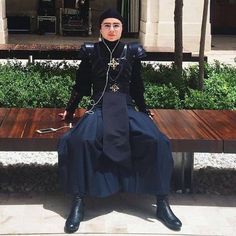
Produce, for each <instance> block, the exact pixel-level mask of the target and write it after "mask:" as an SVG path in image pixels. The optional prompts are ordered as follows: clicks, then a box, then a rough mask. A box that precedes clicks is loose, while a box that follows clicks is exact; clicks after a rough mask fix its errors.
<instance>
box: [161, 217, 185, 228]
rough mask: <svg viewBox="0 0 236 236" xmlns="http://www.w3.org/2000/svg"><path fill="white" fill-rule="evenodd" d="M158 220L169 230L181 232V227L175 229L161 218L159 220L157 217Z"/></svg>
mask: <svg viewBox="0 0 236 236" xmlns="http://www.w3.org/2000/svg"><path fill="white" fill-rule="evenodd" d="M157 220H158V221H160V222H161V223H162V224H163V225H165V226H166V227H167V228H168V229H171V230H174V231H180V230H181V226H180V227H177V226H176V227H175V226H173V225H171V224H168V223H167V222H166V221H164V220H162V219H161V218H158V216H157Z"/></svg>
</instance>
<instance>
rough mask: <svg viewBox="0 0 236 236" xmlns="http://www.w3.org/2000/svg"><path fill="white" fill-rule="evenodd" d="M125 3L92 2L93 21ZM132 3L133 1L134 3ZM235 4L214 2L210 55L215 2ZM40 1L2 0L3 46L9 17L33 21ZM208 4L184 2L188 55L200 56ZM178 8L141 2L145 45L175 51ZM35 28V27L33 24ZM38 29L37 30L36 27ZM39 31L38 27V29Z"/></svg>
mask: <svg viewBox="0 0 236 236" xmlns="http://www.w3.org/2000/svg"><path fill="white" fill-rule="evenodd" d="M55 1H56V6H55V7H56V10H57V12H58V11H59V8H60V7H61V6H62V4H63V3H62V2H63V1H62V0H55ZM121 1H122V0H120V1H119V0H111V1H108V0H100V1H96V0H90V7H91V8H92V14H93V21H94V22H97V17H98V15H99V14H100V13H101V11H102V9H104V6H106V8H107V7H116V6H117V4H118V2H121ZM130 1H132V0H130ZM226 1H227V2H228V3H229V2H231V3H233V4H234V6H235V4H236V1H235V0H212V1H210V3H211V4H210V5H209V14H208V21H207V32H206V51H209V50H210V49H211V23H210V8H211V6H212V5H213V3H212V2H214V3H216V2H218V3H219V2H221V3H223V2H226ZM37 3H38V0H24V1H23V0H21V1H19V0H0V43H7V39H8V29H7V17H6V15H14V14H18V15H30V17H31V21H35V18H36V16H37ZM203 3H204V0H198V1H196V0H184V7H183V48H184V50H185V51H191V52H198V50H199V42H200V33H201V21H202V12H203ZM174 7H175V0H140V16H139V32H138V36H139V39H140V41H141V43H142V44H143V45H144V46H146V47H151V48H154V49H155V48H170V49H173V48H174ZM32 25H34V24H32ZM32 27H34V26H32ZM35 27H36V26H35Z"/></svg>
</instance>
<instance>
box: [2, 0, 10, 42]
mask: <svg viewBox="0 0 236 236" xmlns="http://www.w3.org/2000/svg"><path fill="white" fill-rule="evenodd" d="M7 39H8V30H7V18H6V3H5V0H0V43H7Z"/></svg>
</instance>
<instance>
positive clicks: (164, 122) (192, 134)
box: [152, 109, 223, 152]
mask: <svg viewBox="0 0 236 236" xmlns="http://www.w3.org/2000/svg"><path fill="white" fill-rule="evenodd" d="M152 112H153V113H154V122H155V123H156V125H157V126H158V127H159V129H160V130H161V131H162V132H163V133H164V134H165V135H166V136H167V137H168V138H169V139H170V141H171V145H172V150H173V151H183V152H222V151H223V142H222V140H221V138H220V137H219V136H218V135H217V134H216V133H215V132H213V131H212V130H210V128H209V127H208V126H207V125H204V124H203V123H202V121H201V120H200V119H199V117H197V116H196V115H195V114H194V113H193V112H192V111H191V110H170V109H152Z"/></svg>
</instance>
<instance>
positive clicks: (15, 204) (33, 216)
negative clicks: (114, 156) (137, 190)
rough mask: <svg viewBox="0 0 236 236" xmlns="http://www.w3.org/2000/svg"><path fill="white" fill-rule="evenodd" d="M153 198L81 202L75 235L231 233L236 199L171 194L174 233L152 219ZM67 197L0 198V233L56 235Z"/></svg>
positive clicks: (123, 197) (124, 196)
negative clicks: (175, 221)
mask: <svg viewBox="0 0 236 236" xmlns="http://www.w3.org/2000/svg"><path fill="white" fill-rule="evenodd" d="M154 202H155V201H154V198H153V197H152V196H151V197H150V196H145V195H140V196H137V195H131V194H117V195H115V196H113V197H109V198H106V199H96V198H89V199H86V216H85V221H84V222H82V223H81V227H80V230H79V231H78V232H77V233H76V235H86V236H91V235H95V236H99V235H111V236H112V235H114V236H119V235H123V236H125V235H132V236H134V235H137V236H144V235H145V236H152V235H168V236H169V235H205V236H206V235H207V236H211V235H229V236H232V235H235V232H236V196H217V195H191V194H190V195H178V194H176V195H171V196H170V202H171V205H172V209H173V210H174V212H175V213H176V215H177V216H178V217H179V218H180V219H181V220H182V222H183V227H182V230H181V231H179V232H175V231H171V230H169V229H167V228H166V227H165V226H163V225H162V223H160V222H159V221H157V220H156V219H155V217H154V214H155V206H154V205H153V203H154ZM69 206H70V199H69V197H66V196H64V195H62V194H45V193H44V194H31V195H25V194H12V195H6V194H0V225H1V227H0V235H19V234H20V235H61V234H64V229H63V227H64V222H65V218H66V216H67V215H68V211H69Z"/></svg>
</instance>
